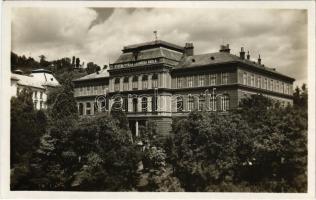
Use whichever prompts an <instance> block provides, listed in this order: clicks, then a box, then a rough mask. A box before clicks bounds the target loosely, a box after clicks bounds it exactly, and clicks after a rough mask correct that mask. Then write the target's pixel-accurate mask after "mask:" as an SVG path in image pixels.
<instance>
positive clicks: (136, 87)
mask: <svg viewBox="0 0 316 200" xmlns="http://www.w3.org/2000/svg"><path fill="white" fill-rule="evenodd" d="M132 88H133V90H137V89H138V76H134V77H133V82H132Z"/></svg>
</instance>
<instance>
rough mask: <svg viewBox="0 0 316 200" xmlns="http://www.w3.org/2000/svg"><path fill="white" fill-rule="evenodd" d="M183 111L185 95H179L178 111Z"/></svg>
mask: <svg viewBox="0 0 316 200" xmlns="http://www.w3.org/2000/svg"><path fill="white" fill-rule="evenodd" d="M182 111H183V97H181V96H178V97H177V112H182Z"/></svg>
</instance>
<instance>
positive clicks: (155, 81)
mask: <svg viewBox="0 0 316 200" xmlns="http://www.w3.org/2000/svg"><path fill="white" fill-rule="evenodd" d="M151 79H152V81H151V83H152V88H157V87H158V74H154V75H153V76H152V78H151Z"/></svg>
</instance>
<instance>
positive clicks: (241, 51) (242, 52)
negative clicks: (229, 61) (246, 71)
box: [239, 47, 245, 60]
mask: <svg viewBox="0 0 316 200" xmlns="http://www.w3.org/2000/svg"><path fill="white" fill-rule="evenodd" d="M239 53H240V58H241V59H243V60H244V59H245V51H244V47H241V50H240V52H239Z"/></svg>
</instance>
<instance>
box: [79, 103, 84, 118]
mask: <svg viewBox="0 0 316 200" xmlns="http://www.w3.org/2000/svg"><path fill="white" fill-rule="evenodd" d="M79 115H83V103H79Z"/></svg>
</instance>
